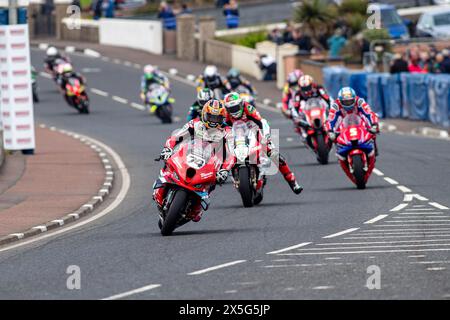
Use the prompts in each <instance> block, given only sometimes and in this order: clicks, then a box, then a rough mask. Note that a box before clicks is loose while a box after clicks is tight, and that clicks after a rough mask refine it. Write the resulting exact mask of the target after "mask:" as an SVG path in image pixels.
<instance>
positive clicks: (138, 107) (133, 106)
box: [130, 102, 145, 111]
mask: <svg viewBox="0 0 450 320" xmlns="http://www.w3.org/2000/svg"><path fill="white" fill-rule="evenodd" d="M130 106H131V107H132V108H135V109H138V110H141V111H144V110H145V106H143V105H141V104H139V103H135V102H131V103H130Z"/></svg>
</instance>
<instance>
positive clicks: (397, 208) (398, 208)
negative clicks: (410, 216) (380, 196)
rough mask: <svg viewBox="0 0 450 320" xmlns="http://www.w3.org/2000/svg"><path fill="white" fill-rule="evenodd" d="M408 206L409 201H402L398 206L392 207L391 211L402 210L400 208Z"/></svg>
mask: <svg viewBox="0 0 450 320" xmlns="http://www.w3.org/2000/svg"><path fill="white" fill-rule="evenodd" d="M407 206H408V204H407V203H401V204H399V205H398V206H396V207H395V208H393V209H391V210H389V211H391V212H395V211H400V210H402V209H404V208H406V207H407Z"/></svg>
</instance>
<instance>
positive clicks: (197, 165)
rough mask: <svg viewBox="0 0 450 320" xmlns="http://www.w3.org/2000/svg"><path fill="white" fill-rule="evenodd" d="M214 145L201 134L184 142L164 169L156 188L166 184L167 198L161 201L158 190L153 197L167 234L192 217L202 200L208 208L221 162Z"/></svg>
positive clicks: (160, 221)
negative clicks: (201, 136) (200, 136)
mask: <svg viewBox="0 0 450 320" xmlns="http://www.w3.org/2000/svg"><path fill="white" fill-rule="evenodd" d="M212 149H213V146H212V144H211V143H208V142H206V141H203V140H202V139H199V138H195V139H190V140H189V141H187V142H182V143H180V144H179V145H177V146H176V147H175V149H174V153H173V155H172V156H171V157H170V158H169V159H168V160H167V161H166V164H165V166H164V167H163V168H162V169H161V171H160V176H159V178H158V179H157V180H156V181H155V183H154V185H153V189H154V190H155V189H159V188H164V199H163V200H162V201H161V200H160V199H159V198H158V197H156V196H155V193H154V194H153V199H154V200H155V202H156V203H157V206H158V209H159V215H160V220H159V221H158V226H159V228H160V229H161V234H162V235H163V236H168V235H171V234H172V232H173V231H174V230H175V229H176V228H178V227H180V226H182V225H184V224H185V223H187V222H189V221H191V220H192V219H193V218H194V216H192V208H193V207H194V206H195V205H198V203H199V202H200V204H201V206H202V208H203V210H205V211H206V210H208V207H209V203H210V201H209V192H210V191H211V190H212V188H213V187H214V186H215V184H216V172H217V169H218V168H219V167H220V164H221V161H220V159H219V158H217V157H216V155H215V153H214V152H213V150H212ZM155 160H156V161H159V160H160V158H158V159H155Z"/></svg>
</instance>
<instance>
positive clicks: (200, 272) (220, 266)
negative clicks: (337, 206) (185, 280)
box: [188, 260, 247, 276]
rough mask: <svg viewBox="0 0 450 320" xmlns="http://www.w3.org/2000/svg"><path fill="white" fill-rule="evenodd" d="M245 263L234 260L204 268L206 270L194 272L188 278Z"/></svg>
mask: <svg viewBox="0 0 450 320" xmlns="http://www.w3.org/2000/svg"><path fill="white" fill-rule="evenodd" d="M246 261H247V260H236V261H232V262H228V263H224V264H220V265H218V266H214V267H210V268H206V269H202V270H198V271H194V272H191V273H188V276H195V275H199V274H203V273H207V272H210V271H214V270H218V269H222V268H226V267H229V266H233V265H235V264H239V263H243V262H246Z"/></svg>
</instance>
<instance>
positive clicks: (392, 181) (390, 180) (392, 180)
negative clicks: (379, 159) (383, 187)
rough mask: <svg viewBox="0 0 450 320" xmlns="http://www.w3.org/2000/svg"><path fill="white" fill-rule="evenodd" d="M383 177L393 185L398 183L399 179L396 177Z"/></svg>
mask: <svg viewBox="0 0 450 320" xmlns="http://www.w3.org/2000/svg"><path fill="white" fill-rule="evenodd" d="M383 179H384V180H386V181H387V182H388V183H390V184H393V185H396V184H398V182H397V181H395V180H394V179H391V178H389V177H384V178H383Z"/></svg>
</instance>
